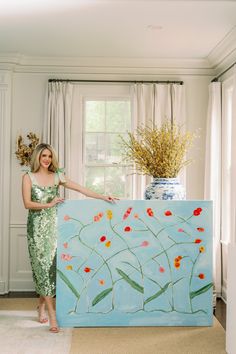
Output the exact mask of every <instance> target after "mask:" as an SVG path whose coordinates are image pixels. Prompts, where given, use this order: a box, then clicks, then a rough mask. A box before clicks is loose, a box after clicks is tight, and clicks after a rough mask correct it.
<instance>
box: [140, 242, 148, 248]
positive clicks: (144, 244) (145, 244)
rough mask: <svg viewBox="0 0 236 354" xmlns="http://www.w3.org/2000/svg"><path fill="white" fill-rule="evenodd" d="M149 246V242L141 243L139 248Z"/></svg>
mask: <svg viewBox="0 0 236 354" xmlns="http://www.w3.org/2000/svg"><path fill="white" fill-rule="evenodd" d="M148 245H149V242H148V241H143V242H142V243H141V247H147V246H148Z"/></svg>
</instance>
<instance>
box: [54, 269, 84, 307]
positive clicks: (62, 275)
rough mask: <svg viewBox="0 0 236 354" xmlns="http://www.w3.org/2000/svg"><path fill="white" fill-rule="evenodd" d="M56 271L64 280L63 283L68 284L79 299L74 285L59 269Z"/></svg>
mask: <svg viewBox="0 0 236 354" xmlns="http://www.w3.org/2000/svg"><path fill="white" fill-rule="evenodd" d="M57 273H58V274H59V276H60V278H61V279H62V280H63V281H64V283H65V284H66V285H67V286H68V288H69V289H70V290H71V291H72V293H73V294H74V295H75V296H76V297H77V299H78V300H79V298H80V294H79V293H78V291H77V290H76V289H75V287H74V286H73V285H72V284H71V282H70V281H69V279H68V278H67V277H66V276H65V274H64V273H62V272H61V271H60V269H57Z"/></svg>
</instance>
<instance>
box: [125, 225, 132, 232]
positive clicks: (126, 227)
mask: <svg viewBox="0 0 236 354" xmlns="http://www.w3.org/2000/svg"><path fill="white" fill-rule="evenodd" d="M124 231H125V232H130V231H132V228H131V227H130V226H125V228H124Z"/></svg>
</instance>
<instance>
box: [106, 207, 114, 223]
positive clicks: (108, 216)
mask: <svg viewBox="0 0 236 354" xmlns="http://www.w3.org/2000/svg"><path fill="white" fill-rule="evenodd" d="M106 213H107V219H108V220H111V219H112V216H113V213H112V211H111V210H110V209H109V210H107V211H106Z"/></svg>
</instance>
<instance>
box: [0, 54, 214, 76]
mask: <svg viewBox="0 0 236 354" xmlns="http://www.w3.org/2000/svg"><path fill="white" fill-rule="evenodd" d="M0 69H5V70H11V71H13V72H27V73H34V72H35V73H56V74H63V73H65V74H75V73H76V74H82V75H89V74H93V75H94V74H98V75H100V74H103V75H104V74H106V75H113V74H124V75H128V74H131V75H169V74H183V75H207V76H212V75H215V70H214V69H212V68H211V66H210V65H209V61H208V60H206V59H191V58H190V59H189V58H183V59H181V58H176V59H168V58H114V57H111V58H104V57H77V58H70V57H64V58H62V57H30V56H24V55H21V54H19V53H16V54H15V55H14V54H7V53H6V54H0Z"/></svg>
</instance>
